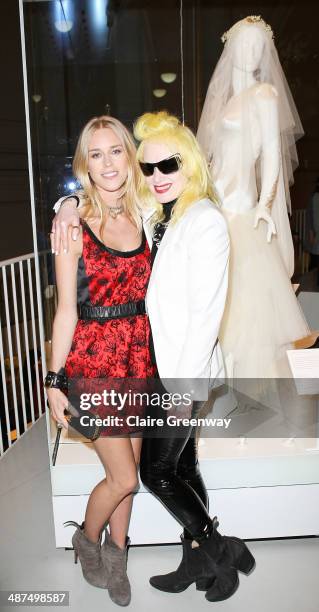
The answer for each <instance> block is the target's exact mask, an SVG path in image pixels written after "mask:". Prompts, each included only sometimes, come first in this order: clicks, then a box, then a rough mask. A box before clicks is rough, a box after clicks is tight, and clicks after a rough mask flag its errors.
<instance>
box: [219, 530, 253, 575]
mask: <svg viewBox="0 0 319 612" xmlns="http://www.w3.org/2000/svg"><path fill="white" fill-rule="evenodd" d="M222 538H223V539H224V541H225V542H226V545H227V550H228V555H229V557H230V559H231V565H232V567H235V568H236V569H237V570H238V571H239V572H242V573H243V574H246V576H248V574H251V572H252V571H253V569H254V568H255V566H256V561H255V559H254V557H253V555H252V554H251V552H250V550H249V548H248V546H247V545H246V544H245V542H244V541H243V540H240V538H235V537H233V536H222Z"/></svg>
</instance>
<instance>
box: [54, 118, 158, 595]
mask: <svg viewBox="0 0 319 612" xmlns="http://www.w3.org/2000/svg"><path fill="white" fill-rule="evenodd" d="M136 164H137V162H136V157H135V146H134V143H133V141H132V138H131V136H130V134H129V132H128V131H127V130H126V128H125V127H124V126H123V125H122V124H121V123H120V122H119V121H118V120H116V119H114V118H111V117H98V118H93V119H92V120H91V121H89V122H88V123H87V125H86V126H85V127H84V128H83V130H82V133H81V135H80V138H79V141H78V145H77V149H76V153H75V157H74V165H73V168H74V174H75V175H76V177H77V178H78V179H79V181H80V183H81V185H82V187H83V196H84V198H85V205H84V206H82V207H81V209H80V216H81V237H80V240H76V241H75V240H70V241H69V244H70V248H69V251H68V252H65V251H64V252H61V253H60V254H56V256H55V266H56V278H57V287H58V295H59V301H58V308H57V312H56V316H55V319H54V325H53V335H52V356H51V363H50V371H51V372H53V373H58V372H59V371H60V369H61V368H63V367H65V370H66V374H67V376H68V377H69V379H71V378H72V379H73V380H79V381H80V380H82V381H83V380H84V381H85V382H90V381H91V382H92V383H94V380H97V381H99V384H100V383H101V381H103V379H108V378H110V377H112V378H113V377H114V378H120V379H121V378H122V379H125V378H128V377H132V378H134V379H144V380H146V378H148V377H152V376H154V374H155V366H154V365H153V364H152V361H151V358H150V353H149V334H150V327H149V322H148V317H147V315H146V312H145V304H144V297H145V294H146V288H147V284H148V280H149V276H150V272H151V262H150V249H149V245H148V242H147V240H146V237H145V234H144V230H143V228H142V221H141V214H140V207H139V205H138V204H139V203H138V197H137V189H136V187H137V181H138V172H139V171H138V169H137V165H136ZM70 231H71V232H72V228H71V230H70ZM47 395H48V400H49V405H50V409H51V414H52V416H53V418H54V419H55V420H56V421H57V422H59V423H61V424H62V425H63V426H64V427H67V426H68V423H67V420H66V418H65V414H64V409H65V408H66V407H67V404H68V401H67V398H66V396H65V395H64V393H63V391H62V389H61V388H57V387H50V388H47ZM97 412H98V414H99V416H101V417H102V418H104V417H105V416H107V415H111V414H113V415H114V414H116V412H117V411H116V410H115V409H114V407H110V406H99V408H98V410H97ZM140 414H141V409H140ZM123 415H125V409H124V413H123V411H122V412H121V416H123ZM137 430H138V427H129V426H128V425H127V424H126V422H125V419H124V424H123V427H122V428H120V429H118V428H116V429H112V427H111V428H110V427H105V428H104V429H102V433H101V435H100V437H99V438H98V439H97V440H95V441H94V442H93V445H94V448H95V450H96V452H97V454H98V456H99V458H100V460H101V462H102V464H103V466H104V468H105V473H106V477H105V478H104V479H103V480H102V481H101V482H99V483H98V484H97V485H96V486H95V487H94V489H93V491H92V492H91V495H90V497H89V500H88V504H87V508H86V513H85V520H84V522H83V523H82V525H81V526H80V525H79V524H78V523H76V522H71V523H73V524H74V525H75V526H77V529H76V532H75V533H74V535H73V538H72V543H73V546H74V551H75V560H77V556H79V558H80V561H81V565H82V571H83V575H84V577H85V578H86V580H88V582H90V583H91V584H93V585H95V586H98V587H102V588H108V589H109V594H110V597H111V599H112V600H113V601H114V602H115V603H117V604H119V605H127V604H128V603H129V601H130V596H131V595H130V584H129V580H128V577H127V573H126V555H127V544H128V538H127V530H128V524H129V517H130V512H131V505H132V492H133V491H134V490H135V488H136V487H137V484H138V477H137V465H138V462H139V456H140V448H141V442H142V440H141V436H133V435H131V434H133V433H135V432H136V431H137ZM112 434H113V435H112ZM114 434H115V435H114ZM116 434H117V435H116ZM118 434H120V437H119V436H118ZM107 523H108V525H109V528H110V531H108V530H107V528H105V541H104V543H103V545H102V546H101V539H102V531H103V528H104V527H105V525H106V524H107Z"/></svg>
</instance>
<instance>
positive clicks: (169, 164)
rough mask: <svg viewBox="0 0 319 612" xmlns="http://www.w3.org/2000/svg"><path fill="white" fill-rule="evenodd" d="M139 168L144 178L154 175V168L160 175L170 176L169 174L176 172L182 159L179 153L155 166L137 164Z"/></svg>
mask: <svg viewBox="0 0 319 612" xmlns="http://www.w3.org/2000/svg"><path fill="white" fill-rule="evenodd" d="M139 163H140V168H141V170H142V172H143V174H144V176H152V174H154V170H155V168H158V169H159V171H160V172H161V173H162V174H171V172H177V170H179V168H180V167H181V165H182V159H181V156H180V155H179V153H176V155H172V156H171V157H167V158H166V159H161V161H159V162H156V164H151V163H150V162H149V163H146V162H139Z"/></svg>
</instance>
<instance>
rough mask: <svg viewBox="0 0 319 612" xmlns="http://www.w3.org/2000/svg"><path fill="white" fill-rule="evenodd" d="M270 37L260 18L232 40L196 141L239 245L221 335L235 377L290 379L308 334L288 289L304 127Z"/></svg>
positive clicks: (236, 29) (229, 36) (234, 246)
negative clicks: (295, 179)
mask: <svg viewBox="0 0 319 612" xmlns="http://www.w3.org/2000/svg"><path fill="white" fill-rule="evenodd" d="M272 36H273V35H272V31H271V28H270V26H268V25H267V24H265V22H264V21H263V20H262V19H261V18H260V17H255V16H253V17H247V18H246V19H243V20H241V21H240V22H238V23H236V24H235V25H234V26H233V27H232V28H231V30H229V31H228V32H227V33H226V34H225V35H224V37H223V39H224V41H225V42H226V44H225V49H224V52H223V54H222V57H221V59H220V60H219V62H218V64H217V67H216V69H215V72H214V74H213V77H212V79H211V82H210V85H209V89H208V93H207V97H206V100H205V105H204V108H203V113H202V116H201V120H200V124H199V129H198V134H197V138H198V140H199V142H200V144H201V145H202V147H203V148H204V150H205V152H206V155H207V157H208V160H209V162H210V167H211V173H212V177H213V180H214V183H215V187H216V189H217V191H218V194H219V196H220V200H221V205H222V211H223V213H224V216H225V217H226V220H227V222H228V228H229V233H230V240H231V260H230V283H229V292H228V299H227V305H226V310H225V314H224V318H223V322H222V328H221V331H220V336H219V337H220V341H221V345H222V348H223V352H224V356H225V360H226V368H227V375H228V376H229V377H231V378H232V377H236V378H242V377H243V378H265V377H270V378H275V377H290V376H291V372H290V369H289V366H288V361H287V358H286V350H287V349H288V348H291V343H292V342H293V341H294V340H296V339H298V338H301V337H303V336H306V335H307V334H308V333H309V328H308V326H307V323H306V321H305V319H304V317H303V315H302V312H301V309H300V307H299V304H298V302H297V300H296V297H295V294H294V291H293V289H292V285H291V282H290V277H291V276H292V274H293V260H294V253H293V243H292V237H291V231H290V226H289V219H288V211H287V206H289V204H290V198H289V186H288V181H289V179H290V180H291V178H292V168H293V165H296V161H297V156H296V149H295V144H294V141H295V139H296V138H297V137H298V136H300V135H301V134H302V128H301V124H300V121H299V117H298V114H297V111H296V109H295V106H294V103H293V100H292V98H291V94H290V91H289V88H288V85H287V83H286V80H285V77H284V75H283V73H282V69H281V66H280V63H279V59H278V55H277V52H276V49H275V46H274V43H273V38H272ZM294 126H297V128H296V129H295V127H294ZM293 132H295V133H293Z"/></svg>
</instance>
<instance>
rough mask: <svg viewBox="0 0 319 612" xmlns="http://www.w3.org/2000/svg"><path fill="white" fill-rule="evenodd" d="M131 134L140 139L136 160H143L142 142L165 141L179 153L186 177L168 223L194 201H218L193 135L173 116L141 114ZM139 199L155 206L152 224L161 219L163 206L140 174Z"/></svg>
mask: <svg viewBox="0 0 319 612" xmlns="http://www.w3.org/2000/svg"><path fill="white" fill-rule="evenodd" d="M134 136H135V138H136V140H137V141H139V142H140V144H139V146H138V149H137V159H138V160H139V161H143V159H144V157H143V156H144V145H145V143H146V142H152V143H153V142H154V143H161V144H165V145H166V146H167V147H169V149H170V151H171V153H172V154H175V153H179V154H180V156H181V159H182V172H183V174H184V175H185V176H186V177H187V179H188V180H187V184H186V187H185V189H184V190H183V191H182V193H181V194H180V196H179V198H178V199H177V202H176V204H175V206H174V209H173V213H172V223H176V222H177V221H178V220H179V219H180V218H181V216H182V215H183V214H184V213H185V211H186V210H187V209H188V208H189V206H191V204H193V203H194V202H196V201H197V200H200V199H202V198H209V199H210V200H212V202H214V203H216V204H218V198H217V195H216V192H215V189H214V187H213V184H212V179H211V177H210V174H209V170H208V166H207V163H206V160H205V157H204V154H203V152H202V151H201V149H200V146H199V144H198V142H197V140H196V138H195V136H194V134H193V133H192V132H191V130H190V129H189V128H188V127H186V126H185V125H183V124H182V123H181V122H180V121H179V119H178V118H177V117H175V116H174V115H171V114H169V113H168V112H167V111H159V112H155V113H144V115H142V116H141V117H139V118H138V119H137V121H136V123H135V125H134ZM139 199H140V200H142V201H143V205H144V207H145V206H149V207H152V208H155V212H154V214H153V216H152V222H153V223H157V222H158V221H162V220H163V218H164V214H163V205H162V204H160V203H159V202H158V201H157V200H156V198H155V196H154V195H153V194H152V193H151V192H150V190H149V188H148V186H147V183H146V181H145V179H144V177H143V179H142V180H141V181H140V192H139Z"/></svg>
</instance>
